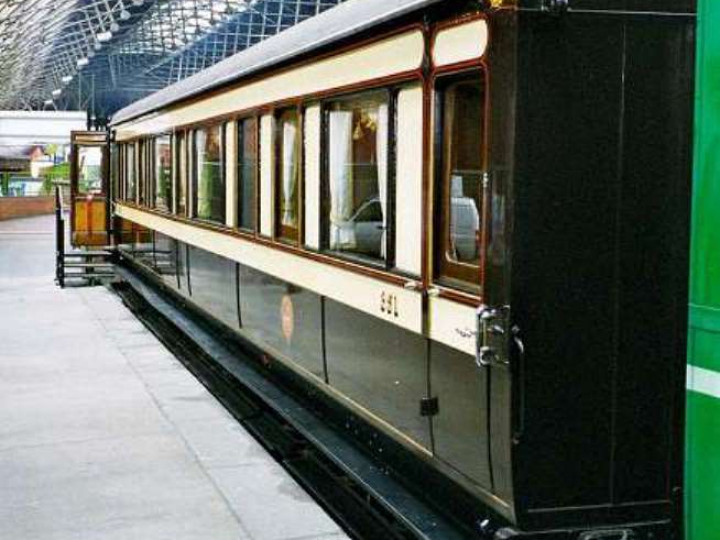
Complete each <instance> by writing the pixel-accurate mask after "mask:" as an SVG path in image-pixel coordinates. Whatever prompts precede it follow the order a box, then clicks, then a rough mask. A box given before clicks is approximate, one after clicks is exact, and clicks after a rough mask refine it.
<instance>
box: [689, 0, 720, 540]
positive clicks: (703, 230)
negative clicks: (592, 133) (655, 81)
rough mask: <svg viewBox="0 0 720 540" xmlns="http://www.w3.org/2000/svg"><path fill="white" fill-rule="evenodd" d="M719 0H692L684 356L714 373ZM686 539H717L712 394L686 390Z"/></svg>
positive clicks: (716, 428)
mask: <svg viewBox="0 0 720 540" xmlns="http://www.w3.org/2000/svg"><path fill="white" fill-rule="evenodd" d="M719 24H720V1H718V0H699V5H698V38H697V44H698V47H697V73H696V75H697V76H696V81H695V84H696V104H695V163H694V167H693V224H692V227H693V231H692V234H693V236H692V254H691V260H692V269H691V282H690V304H691V306H690V336H689V338H690V339H689V340H688V345H689V346H688V361H689V363H690V364H692V365H695V366H700V367H703V368H705V369H711V370H714V371H720V31H718V28H720V26H719ZM686 433H687V435H686V436H687V451H686V457H687V460H686V470H685V480H686V532H687V534H686V536H687V540H718V538H720V536H719V535H720V512H719V511H718V502H719V501H720V452H719V451H718V446H719V445H720V400H718V399H716V398H713V397H709V396H705V395H701V394H698V393H695V392H689V393H688V409H687V432H686Z"/></svg>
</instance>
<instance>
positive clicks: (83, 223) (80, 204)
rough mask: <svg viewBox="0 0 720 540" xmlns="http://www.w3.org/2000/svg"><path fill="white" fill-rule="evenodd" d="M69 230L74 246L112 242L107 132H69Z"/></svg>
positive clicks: (102, 244)
mask: <svg viewBox="0 0 720 540" xmlns="http://www.w3.org/2000/svg"><path fill="white" fill-rule="evenodd" d="M70 141H71V156H70V195H71V200H72V203H71V207H70V232H71V239H72V244H73V245H74V246H104V245H107V244H108V243H109V237H108V230H109V198H108V190H109V178H108V177H109V174H108V151H107V150H108V147H107V134H106V133H105V132H104V131H73V132H72V134H71V136H70Z"/></svg>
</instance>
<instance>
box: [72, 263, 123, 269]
mask: <svg viewBox="0 0 720 540" xmlns="http://www.w3.org/2000/svg"><path fill="white" fill-rule="evenodd" d="M114 266H115V265H114V264H113V263H108V262H96V263H94V262H83V263H80V262H66V263H65V268H113V267H114Z"/></svg>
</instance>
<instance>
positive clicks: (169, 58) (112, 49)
mask: <svg viewBox="0 0 720 540" xmlns="http://www.w3.org/2000/svg"><path fill="white" fill-rule="evenodd" d="M341 1H343V0H0V70H2V71H0V73H2V74H3V77H2V78H0V108H17V107H28V108H40V107H42V106H43V104H44V103H47V102H48V100H49V99H50V98H51V96H53V97H54V105H55V106H57V105H59V106H60V107H74V108H86V107H89V106H90V105H89V104H90V102H91V100H92V103H93V109H94V104H95V97H96V96H97V98H98V99H99V101H100V103H98V108H99V109H100V110H102V111H104V112H105V113H107V112H110V111H112V110H114V109H116V108H118V107H120V106H123V105H125V104H127V103H129V102H130V101H133V100H135V99H138V98H140V97H142V96H144V95H146V94H148V93H150V92H152V91H155V90H158V89H160V88H163V87H165V86H167V85H168V84H170V83H173V82H175V81H177V80H180V79H182V78H184V77H187V76H188V75H191V74H192V73H195V72H197V71H199V70H201V69H204V68H206V67H208V66H210V65H212V64H214V63H216V62H217V61H219V60H222V59H223V58H225V57H227V56H229V55H232V54H234V53H236V52H238V51H240V50H242V49H245V48H247V47H249V46H252V45H254V44H255V43H257V42H259V41H260V40H262V39H265V38H266V37H268V36H271V35H273V34H276V33H277V32H279V31H281V30H283V29H285V28H288V27H290V26H292V25H294V24H296V23H298V22H300V21H301V20H303V19H306V18H308V17H312V16H313V15H315V14H317V13H319V12H321V11H324V10H325V9H327V8H330V7H332V6H334V5H336V4H338V3H340V2H341Z"/></svg>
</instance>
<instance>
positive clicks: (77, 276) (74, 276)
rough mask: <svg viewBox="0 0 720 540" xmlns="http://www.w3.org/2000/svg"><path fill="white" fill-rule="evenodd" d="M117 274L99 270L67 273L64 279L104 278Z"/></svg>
mask: <svg viewBox="0 0 720 540" xmlns="http://www.w3.org/2000/svg"><path fill="white" fill-rule="evenodd" d="M114 277H116V275H115V274H109V273H107V272H102V273H100V272H98V273H92V274H65V276H64V279H65V280H66V281H67V280H68V279H103V278H114Z"/></svg>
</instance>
